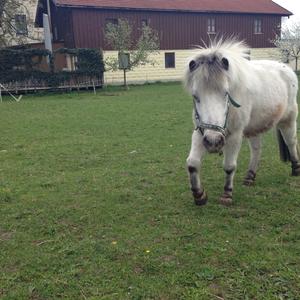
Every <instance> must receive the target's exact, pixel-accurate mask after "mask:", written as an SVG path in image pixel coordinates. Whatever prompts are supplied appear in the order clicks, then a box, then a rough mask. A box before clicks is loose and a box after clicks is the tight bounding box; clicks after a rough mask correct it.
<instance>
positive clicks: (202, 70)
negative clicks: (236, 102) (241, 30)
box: [184, 39, 249, 90]
mask: <svg viewBox="0 0 300 300" xmlns="http://www.w3.org/2000/svg"><path fill="white" fill-rule="evenodd" d="M197 50H198V51H197V52H198V53H197V54H196V55H195V56H194V57H191V58H190V59H189V61H188V65H187V68H186V71H185V76H184V83H185V86H186V88H187V89H188V90H191V88H192V85H193V82H194V81H197V82H199V83H203V84H205V86H206V87H211V88H212V89H221V88H223V87H224V84H228V85H230V86H235V85H236V84H237V83H240V84H241V83H243V84H245V85H248V83H249V82H248V80H247V76H248V75H247V71H248V70H249V68H248V64H249V47H248V46H247V45H246V44H245V43H244V42H243V41H237V40H235V39H227V40H223V39H220V40H218V41H211V43H210V46H209V47H208V46H206V45H205V46H204V47H200V46H199V47H197ZM192 61H193V62H195V69H194V70H192V71H191V67H190V65H189V64H190V62H192ZM227 62H228V66H227ZM245 85H244V86H245Z"/></svg>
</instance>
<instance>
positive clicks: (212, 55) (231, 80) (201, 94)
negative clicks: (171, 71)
mask: <svg viewBox="0 0 300 300" xmlns="http://www.w3.org/2000/svg"><path fill="white" fill-rule="evenodd" d="M246 53H247V48H246V46H245V45H244V43H243V42H236V41H233V40H230V41H219V42H215V43H212V45H211V46H210V47H207V48H200V49H199V52H198V53H197V54H196V55H195V56H194V57H192V58H191V59H190V60H189V62H188V64H187V68H186V72H185V78H184V81H185V86H186V88H187V90H188V92H189V93H190V94H191V95H192V96H193V98H194V104H195V116H196V118H199V120H200V119H201V124H202V125H203V126H202V127H203V128H201V131H202V133H203V143H204V146H205V147H206V149H207V150H208V151H209V152H219V151H220V150H221V149H222V147H223V146H224V144H225V128H226V123H227V118H228V103H229V102H228V97H229V99H231V98H230V91H231V90H232V89H233V88H234V87H235V86H236V85H237V84H238V82H239V76H242V74H241V72H239V71H238V70H239V69H240V64H243V63H246V64H247V54H246ZM199 120H198V121H199ZM199 122H200V121H199ZM222 128H223V129H224V130H222Z"/></svg>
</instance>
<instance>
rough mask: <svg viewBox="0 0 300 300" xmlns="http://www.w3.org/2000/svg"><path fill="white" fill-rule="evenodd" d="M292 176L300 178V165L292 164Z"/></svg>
mask: <svg viewBox="0 0 300 300" xmlns="http://www.w3.org/2000/svg"><path fill="white" fill-rule="evenodd" d="M292 176H300V163H298V162H297V163H293V164H292Z"/></svg>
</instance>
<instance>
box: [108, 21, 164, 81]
mask: <svg viewBox="0 0 300 300" xmlns="http://www.w3.org/2000/svg"><path fill="white" fill-rule="evenodd" d="M138 30H139V32H140V36H139V38H138V40H137V41H136V42H134V41H133V38H132V26H131V25H130V24H129V22H128V21H127V20H124V19H118V22H117V24H113V23H108V24H107V25H106V28H105V40H106V42H107V44H108V45H110V46H111V47H112V49H113V50H116V51H118V54H119V55H118V57H113V56H111V57H108V58H107V59H106V60H105V64H106V66H107V68H106V69H108V70H112V71H116V70H118V69H123V72H124V86H125V87H126V86H127V84H126V72H127V71H129V70H133V69H134V68H136V67H137V66H140V65H146V64H152V65H154V64H155V61H154V60H153V59H151V57H150V54H153V53H157V52H158V50H159V38H158V33H157V32H156V31H155V30H153V29H152V28H151V27H149V26H147V25H145V24H143V26H142V28H140V29H138ZM124 57H125V58H127V59H128V66H126V67H125V66H124V62H122V58H123V59H124ZM125 60H126V59H125ZM122 65H123V66H122Z"/></svg>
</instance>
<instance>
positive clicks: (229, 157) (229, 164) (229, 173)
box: [220, 133, 242, 206]
mask: <svg viewBox="0 0 300 300" xmlns="http://www.w3.org/2000/svg"><path fill="white" fill-rule="evenodd" d="M241 143H242V134H241V133H236V134H234V135H231V136H229V137H228V138H227V140H226V144H225V146H224V161H223V168H224V171H225V185H224V193H223V195H222V196H221V198H220V203H221V204H223V205H226V206H228V205H231V203H232V192H233V178H234V174H235V171H236V166H237V158H238V155H239V152H240V148H241Z"/></svg>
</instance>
